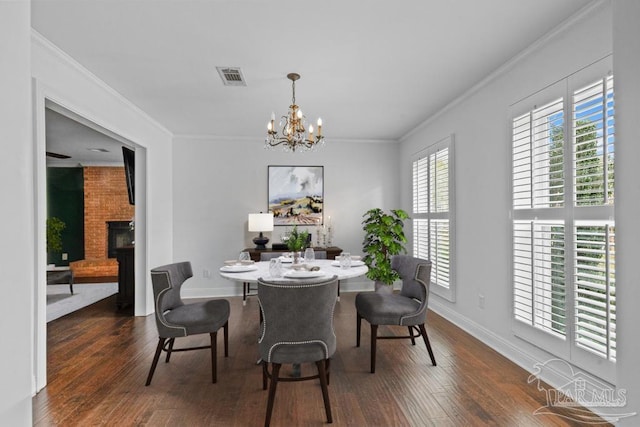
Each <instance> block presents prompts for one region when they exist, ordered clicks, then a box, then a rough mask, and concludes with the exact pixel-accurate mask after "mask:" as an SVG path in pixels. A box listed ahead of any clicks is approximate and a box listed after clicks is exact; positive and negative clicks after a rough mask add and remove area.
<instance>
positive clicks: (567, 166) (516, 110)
mask: <svg viewBox="0 0 640 427" xmlns="http://www.w3.org/2000/svg"><path fill="white" fill-rule="evenodd" d="M608 67H609V65H608V61H603V63H602V64H597V65H596V66H594V67H593V69H585V70H581V71H580V72H578V73H576V74H575V75H572V76H570V77H568V78H567V79H566V80H564V81H562V82H559V83H557V84H556V85H553V86H552V87H549V88H547V89H546V90H545V91H541V92H540V93H538V94H536V95H534V96H532V97H531V99H525V100H523V101H521V102H519V103H518V104H516V105H515V106H512V107H513V108H512V117H513V118H512V123H511V130H512V147H511V158H512V165H511V166H512V208H513V209H512V238H513V240H512V249H513V250H512V280H513V319H514V324H513V329H514V332H515V333H516V334H517V335H518V336H520V337H521V338H524V339H526V340H528V341H530V342H532V343H534V344H535V345H537V346H539V347H542V348H544V349H546V350H547V351H550V352H551V353H553V354H555V355H557V356H560V357H563V358H565V359H567V360H569V361H571V362H572V363H575V364H576V365H578V366H581V367H583V368H585V369H587V370H589V371H590V372H592V373H593V374H595V375H598V376H600V377H601V378H604V379H608V380H611V379H612V378H613V373H614V372H615V365H613V364H614V363H615V357H616V330H615V325H616V310H615V223H614V220H613V218H614V199H615V198H614V185H613V184H614V171H615V168H614V166H615V162H614V160H615V159H614V157H615V156H614V153H615V151H614V142H615V138H614V126H615V122H614V97H613V76H612V75H610V73H607V72H606V71H605V72H603V69H606V68H608ZM598 74H600V76H601V77H597V75H598ZM544 98H546V102H545V99H544ZM540 101H542V102H540Z"/></svg>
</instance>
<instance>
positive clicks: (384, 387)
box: [33, 293, 577, 427]
mask: <svg viewBox="0 0 640 427" xmlns="http://www.w3.org/2000/svg"><path fill="white" fill-rule="evenodd" d="M354 298H355V294H353V293H343V294H342V298H341V301H340V302H338V303H337V305H336V310H335V317H334V323H335V329H336V336H337V338H338V341H337V350H336V354H335V356H334V358H333V359H332V361H331V382H330V385H329V397H330V400H331V406H332V412H333V419H334V425H336V426H357V427H361V426H459V425H470V426H489V425H490V426H496V425H498V426H572V425H577V424H576V423H573V422H571V421H570V420H567V419H564V418H561V417H560V416H553V415H543V416H539V415H534V414H533V412H534V411H535V410H536V409H537V408H539V407H541V406H543V405H544V404H545V403H546V402H545V397H544V395H543V394H541V393H540V392H539V391H538V390H537V388H536V387H535V386H532V385H530V384H527V378H528V375H529V374H528V373H527V372H526V371H524V370H523V369H521V368H520V367H518V366H516V365H515V364H513V363H511V362H509V361H508V360H506V359H505V358H504V357H502V356H501V355H500V354H498V353H496V352H495V351H493V350H491V349H490V348H488V347H487V346H485V345H484V344H482V343H481V342H480V341H478V340H477V339H475V338H473V337H471V336H470V335H468V334H466V333H465V332H464V331H462V330H460V329H459V328H457V327H456V326H454V325H452V324H451V323H449V322H447V321H446V320H444V319H443V318H441V317H439V316H437V315H436V314H434V313H429V317H428V325H427V331H428V333H429V338H430V340H431V344H432V347H433V350H434V353H435V357H436V361H437V362H438V366H435V367H434V366H432V364H431V360H430V359H429V355H428V353H427V351H426V348H425V346H424V343H423V342H422V341H421V340H417V341H416V345H415V346H413V345H411V343H410V341H409V340H385V341H381V342H379V345H378V353H377V355H378V358H377V366H376V373H375V374H371V373H370V372H369V357H370V348H369V336H370V335H369V334H370V328H369V325H368V324H367V323H366V322H363V328H362V341H361V342H362V346H361V347H359V348H358V347H356V346H355V338H356V337H355V330H356V315H355V308H354ZM229 301H230V302H231V317H230V319H229V349H230V351H229V353H230V354H229V357H228V358H225V357H224V356H223V355H224V352H223V343H222V336H221V335H222V334H220V337H219V338H218V353H219V354H218V383H217V384H212V383H211V364H210V357H209V352H208V351H206V350H203V351H198V352H186V353H175V354H174V355H172V357H171V362H170V363H168V364H167V363H164V358H161V360H160V362H159V363H158V367H157V369H156V373H155V375H154V377H153V381H152V384H151V385H150V386H149V387H145V385H144V383H145V380H146V376H147V373H148V370H149V367H150V365H151V360H152V358H153V353H154V350H155V346H156V345H157V331H156V326H155V319H154V317H153V316H148V317H130V316H125V315H122V314H118V313H116V312H115V311H114V306H115V296H113V297H110V298H107V299H105V300H103V301H101V302H99V303H96V304H94V305H92V306H90V307H88V308H85V309H83V310H80V311H79V312H76V313H73V314H70V315H68V316H64V317H62V318H60V319H57V320H54V321H53V322H50V323H49V324H48V326H47V332H48V338H47V343H48V350H49V355H48V363H47V366H48V380H49V384H48V386H47V387H46V388H45V389H44V390H43V391H41V392H40V393H38V395H36V396H35V397H34V398H33V420H34V425H36V426H86V425H118V426H140V425H143V426H175V425H189V426H238V427H243V426H259V425H262V424H263V423H264V416H265V411H266V402H267V392H266V391H264V390H262V371H261V367H260V366H259V365H256V360H257V358H258V346H257V337H258V328H259V320H258V302H257V300H256V299H255V298H250V299H249V300H248V302H247V305H246V306H243V305H242V301H241V298H239V297H233V298H229ZM380 333H384V334H396V335H398V334H399V335H403V334H405V333H406V329H405V328H388V327H380ZM208 341H209V336H208V335H202V336H196V337H187V338H184V339H179V340H177V342H176V347H177V346H180V347H185V346H191V345H207V344H208ZM315 369H316V368H315V366H314V365H309V366H307V365H304V366H303V374H304V373H315ZM290 373H291V367H290V366H284V367H283V375H290ZM325 424H326V417H325V412H324V406H323V403H322V394H321V391H320V386H319V383H318V382H317V381H306V382H300V383H281V384H279V386H278V391H277V394H276V400H275V405H274V412H273V417H272V426H274V427H278V426H287V427H289V426H321V425H325Z"/></svg>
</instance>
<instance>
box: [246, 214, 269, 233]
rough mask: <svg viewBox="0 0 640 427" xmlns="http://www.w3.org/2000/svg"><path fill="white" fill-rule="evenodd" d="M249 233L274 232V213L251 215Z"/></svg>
mask: <svg viewBox="0 0 640 427" xmlns="http://www.w3.org/2000/svg"><path fill="white" fill-rule="evenodd" d="M249 231H259V232H262V231H273V213H271V212H269V213H250V214H249Z"/></svg>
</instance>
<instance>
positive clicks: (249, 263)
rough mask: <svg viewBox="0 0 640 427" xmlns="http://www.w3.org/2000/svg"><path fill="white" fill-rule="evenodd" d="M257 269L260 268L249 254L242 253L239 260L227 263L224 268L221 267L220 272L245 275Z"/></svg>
mask: <svg viewBox="0 0 640 427" xmlns="http://www.w3.org/2000/svg"><path fill="white" fill-rule="evenodd" d="M257 269H258V266H257V265H256V263H255V261H253V260H252V259H251V257H250V255H249V252H240V255H239V256H238V259H234V260H228V261H225V262H224V266H223V267H220V271H222V272H224V273H245V272H248V271H255V270H257Z"/></svg>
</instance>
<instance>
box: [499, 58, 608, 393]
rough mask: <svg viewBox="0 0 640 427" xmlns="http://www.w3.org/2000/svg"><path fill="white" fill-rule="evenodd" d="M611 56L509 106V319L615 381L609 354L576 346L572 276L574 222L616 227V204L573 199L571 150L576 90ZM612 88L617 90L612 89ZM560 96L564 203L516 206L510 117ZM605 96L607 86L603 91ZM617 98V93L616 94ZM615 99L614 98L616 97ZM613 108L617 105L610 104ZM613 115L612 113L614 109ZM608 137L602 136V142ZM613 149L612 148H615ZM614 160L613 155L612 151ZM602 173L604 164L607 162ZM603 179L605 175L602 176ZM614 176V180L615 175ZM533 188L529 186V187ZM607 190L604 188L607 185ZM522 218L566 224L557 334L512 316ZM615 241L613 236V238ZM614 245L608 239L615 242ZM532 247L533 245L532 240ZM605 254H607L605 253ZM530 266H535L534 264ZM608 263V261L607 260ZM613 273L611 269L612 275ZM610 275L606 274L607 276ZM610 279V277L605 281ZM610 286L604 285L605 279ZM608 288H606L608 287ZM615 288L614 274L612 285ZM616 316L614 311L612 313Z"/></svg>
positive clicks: (531, 337) (525, 335)
mask: <svg viewBox="0 0 640 427" xmlns="http://www.w3.org/2000/svg"><path fill="white" fill-rule="evenodd" d="M611 69H612V65H611V58H610V57H607V58H604V59H603V60H601V61H599V62H597V63H595V64H592V65H590V66H588V67H585V68H583V69H582V70H579V71H578V72H576V73H574V74H572V75H570V76H567V77H566V78H564V79H562V80H560V81H558V82H556V83H554V84H552V85H550V86H548V87H546V88H544V89H543V90H541V91H539V92H537V93H535V94H533V95H531V96H530V97H527V98H524V99H522V100H520V101H518V102H517V103H515V104H513V105H512V106H511V108H510V115H509V117H510V120H509V130H510V150H511V156H510V159H511V164H510V168H511V187H510V189H511V198H510V200H511V206H510V219H511V221H510V228H511V236H512V239H511V245H512V247H511V257H512V260H511V276H510V277H511V278H512V284H511V287H510V289H511V292H512V295H511V309H512V313H511V322H512V331H513V333H514V334H515V335H516V336H518V337H519V338H522V339H524V340H525V341H528V342H530V343H532V344H534V345H536V346H538V347H540V348H542V349H544V350H546V351H549V352H550V353H552V354H554V355H555V356H558V357H562V358H564V359H565V360H568V361H570V362H571V363H573V364H575V365H576V366H580V367H581V368H583V369H585V370H587V371H589V372H590V373H592V374H594V375H596V376H598V377H600V378H602V379H605V380H607V381H610V382H612V383H613V382H615V375H616V373H615V372H616V371H615V360H610V359H609V358H608V357H602V356H599V355H597V354H595V353H594V352H591V351H589V350H588V349H585V348H584V347H581V346H580V343H579V337H578V331H577V328H578V327H577V321H578V315H577V310H578V308H579V303H578V301H576V299H577V297H576V295H577V293H578V284H577V282H576V272H577V271H578V267H579V265H578V264H579V260H578V254H577V252H578V250H579V249H578V246H577V245H578V244H579V242H576V237H575V235H576V230H577V227H579V226H581V225H582V224H588V226H589V227H592V226H597V225H604V224H608V225H611V226H613V229H614V233H615V220H614V218H615V217H614V212H615V206H614V205H613V204H610V205H595V206H580V205H579V204H578V203H576V201H575V197H576V196H575V192H576V191H578V190H577V188H576V176H577V174H576V172H575V171H574V155H575V154H574V151H575V135H574V133H573V132H574V102H575V101H574V94H575V93H576V92H577V91H578V90H580V89H582V88H584V87H586V86H588V85H590V84H592V83H594V82H595V81H597V80H598V79H606V78H607V77H609V76H610V75H611ZM614 92H615V90H614ZM559 97H562V99H563V103H564V104H563V111H564V112H563V116H564V119H563V120H564V122H563V132H564V144H563V150H564V154H563V156H564V161H563V171H564V177H563V179H564V191H563V193H564V198H563V203H561V204H562V206H560V207H544V208H532V207H529V208H524V209H522V208H516V206H515V201H514V198H515V197H514V190H515V187H514V165H515V162H514V148H513V147H514V136H513V123H514V120H515V119H516V118H518V117H521V116H522V115H524V114H525V113H527V112H531V111H533V110H535V108H536V106H537V105H545V103H550V102H551V101H553V100H554V99H557V98H559ZM604 97H605V99H606V97H607V94H606V91H605V93H604ZM614 98H615V94H614ZM614 102H615V101H614ZM614 109H615V107H614ZM614 117H615V113H614ZM614 120H615V119H614ZM605 143H606V142H605ZM613 152H614V153H615V149H614V151H613ZM613 161H614V164H615V156H614V160H613ZM605 174H606V167H605ZM605 182H606V180H605ZM614 182H615V180H614ZM532 191H533V190H532ZM605 192H606V190H605ZM518 221H520V222H522V221H532V222H538V223H540V222H545V221H546V222H551V221H559V222H562V224H563V227H564V235H565V238H564V291H565V307H564V312H565V315H566V317H565V325H564V327H565V331H564V334H563V335H564V336H557V335H556V334H552V333H549V332H545V331H543V330H541V329H540V328H537V327H535V326H532V325H528V324H525V323H523V322H521V321H520V320H518V319H516V283H515V274H516V273H517V271H516V266H515V263H516V258H515V257H516V252H515V251H516V243H515V236H516V234H515V233H516V232H515V231H514V230H515V228H514V227H515V224H516V223H517V222H518ZM612 242H614V245H615V238H614V240H612ZM614 245H612V246H613V247H614ZM532 247H533V245H532ZM613 256H614V257H615V247H614V248H613ZM606 257H607V258H606V259H607V260H608V259H609V254H608V253H607V255H606ZM532 268H533V266H532ZM607 268H609V266H607ZM614 277H615V275H614ZM607 280H608V277H607ZM607 283H608V281H607ZM607 286H608V285H607ZM608 289H609V288H608ZM612 289H613V290H615V280H614V285H613V288H612ZM608 309H609V306H607V309H606V311H605V315H606V316H607V319H608V320H609V313H608V311H607V310H608ZM613 319H614V322H615V314H614V317H613ZM611 325H612V326H613V328H614V331H615V323H612V324H607V327H611ZM613 346H614V351H615V347H616V346H617V342H615V343H614V344H613Z"/></svg>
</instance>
